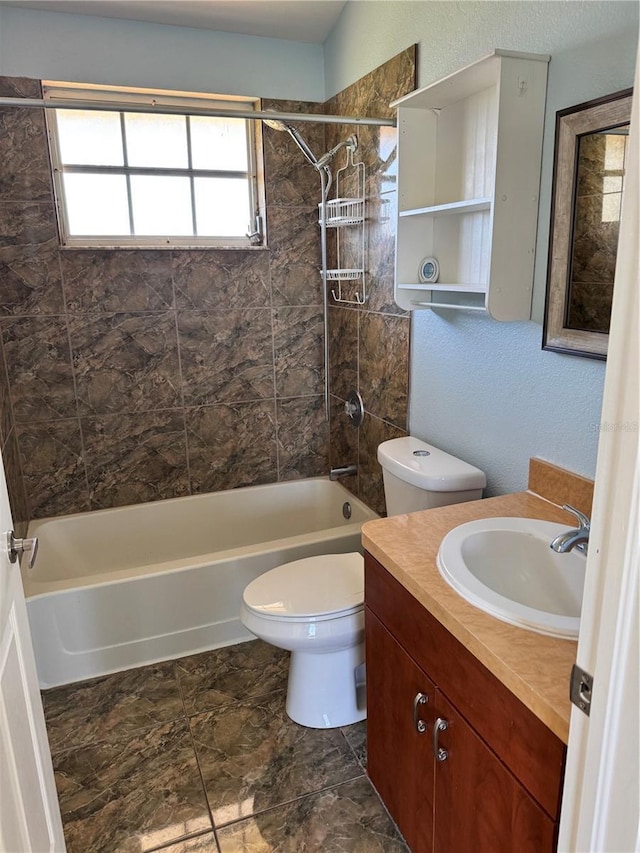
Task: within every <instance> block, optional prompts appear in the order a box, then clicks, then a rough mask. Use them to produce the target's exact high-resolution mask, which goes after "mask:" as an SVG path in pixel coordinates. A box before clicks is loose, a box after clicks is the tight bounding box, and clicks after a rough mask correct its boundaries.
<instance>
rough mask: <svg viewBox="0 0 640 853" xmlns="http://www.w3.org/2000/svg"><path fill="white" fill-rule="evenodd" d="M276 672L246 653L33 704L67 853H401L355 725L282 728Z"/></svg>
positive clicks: (167, 667)
mask: <svg viewBox="0 0 640 853" xmlns="http://www.w3.org/2000/svg"><path fill="white" fill-rule="evenodd" d="M287 664H288V656H287V654H286V653H285V652H282V651H280V650H279V649H275V648H273V647H271V646H268V645H266V644H265V643H262V642H261V641H259V640H256V641H255V642H250V643H243V644H241V645H237V646H230V647H227V648H224V649H218V650H216V651H213V652H206V653H204V654H200V655H193V656H191V657H186V658H182V659H180V660H177V661H167V662H166V663H160V664H156V665H153V666H147V667H143V668H141V669H133V670H128V671H127V672H122V673H117V674H115V675H108V676H105V677H102V678H97V679H93V680H91V681H84V682H80V683H78V684H71V685H68V686H65V687H58V688H54V689H52V690H47V691H45V693H43V700H44V707H45V716H46V719H47V729H48V732H49V740H50V745H51V751H52V754H53V764H54V768H55V772H56V784H57V786H58V796H59V799H60V806H61V810H62V819H63V822H64V830H65V837H66V842H67V850H68V853H113V852H114V851H118V853H147V851H152V850H159V849H162V850H164V851H165V853H240V851H248V853H276V851H277V853H303V851H304V853H307V851H309V853H311V851H322V853H347V851H354V853H407V847H406V846H405V844H404V842H403V840H402V838H401V837H400V835H399V834H398V832H397V830H396V828H395V826H394V824H393V822H392V821H391V820H390V818H389V816H388V815H387V813H386V811H385V809H384V807H383V806H382V804H381V803H380V801H379V799H378V797H377V795H376V793H375V791H374V790H373V788H372V787H371V785H370V784H369V781H368V779H367V777H366V775H365V772H364V766H365V724H364V723H358V724H356V725H354V726H345V727H344V728H342V729H325V730H316V729H306V728H303V727H302V726H298V725H296V724H295V723H293V722H291V720H289V718H288V717H287V716H286V714H285V710H284V701H285V688H286V676H287Z"/></svg>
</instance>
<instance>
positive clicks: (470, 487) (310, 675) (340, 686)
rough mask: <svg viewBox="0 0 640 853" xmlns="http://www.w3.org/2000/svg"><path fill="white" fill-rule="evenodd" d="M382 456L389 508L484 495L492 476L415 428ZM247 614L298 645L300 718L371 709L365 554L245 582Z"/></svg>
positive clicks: (247, 620)
mask: <svg viewBox="0 0 640 853" xmlns="http://www.w3.org/2000/svg"><path fill="white" fill-rule="evenodd" d="M378 461H379V462H380V464H381V466H382V473H383V479H384V491H385V500H386V505H387V514H388V515H398V514H400V513H405V512H415V511H417V510H422V509H429V508H431V507H438V506H444V505H446V504H453V503H459V502H460V501H469V500H478V499H479V498H481V497H482V490H483V488H484V486H485V483H486V480H485V475H484V473H483V472H482V471H480V470H479V469H478V468H474V467H473V465H469V464H468V463H466V462H463V461H462V460H460V459H457V458H456V457H455V456H450V455H449V454H448V453H445V452H444V451H442V450H439V449H438V448H437V447H433V446H432V445H430V444H425V442H423V441H421V440H420V439H418V438H415V437H413V436H404V437H402V438H393V439H390V440H389V441H385V442H383V443H382V444H381V445H380V446H379V448H378ZM240 618H241V620H242V623H243V624H244V626H245V627H246V628H248V630H249V631H251V632H252V633H254V634H255V635H256V636H257V637H260V638H261V639H262V640H264V641H265V642H267V643H271V644H272V645H274V646H279V647H280V648H281V649H288V650H289V651H290V652H291V661H290V663H289V684H288V688H287V714H288V715H289V717H291V719H292V720H294V721H295V722H296V723H300V724H301V725H303V726H309V727H310V728H321V729H324V728H334V727H336V726H346V725H349V724H350V723H356V722H358V721H359V720H363V719H364V718H365V717H366V709H365V707H364V696H363V695H362V694H364V690H363V689H362V684H361V681H362V678H361V676H360V672H361V670H362V667H361V664H362V663H363V662H364V561H363V558H362V557H361V556H360V554H325V555H323V556H320V557H308V558H307V559H305V560H296V561H295V562H293V563H285V564H284V565H282V566H278V567H277V568H275V569H272V570H271V571H270V572H266V573H265V574H263V575H261V576H260V577H258V578H256V580H254V581H253V582H252V583H250V584H249V586H247V588H246V589H245V591H244V595H243V600H242V609H241V613H240ZM356 671H357V673H356ZM358 688H360V689H358Z"/></svg>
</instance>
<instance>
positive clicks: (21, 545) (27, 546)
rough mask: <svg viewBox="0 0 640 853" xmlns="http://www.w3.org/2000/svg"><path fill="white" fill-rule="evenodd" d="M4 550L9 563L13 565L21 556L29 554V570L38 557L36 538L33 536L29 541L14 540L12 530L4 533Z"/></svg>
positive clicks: (14, 536)
mask: <svg viewBox="0 0 640 853" xmlns="http://www.w3.org/2000/svg"><path fill="white" fill-rule="evenodd" d="M4 536H5V548H6V551H7V556H8V557H9V562H11V563H15V561H16V560H17V559H18V557H19V556H20V555H21V554H26V553H28V554H29V562H28V565H29V568H30V569H32V568H33V564H34V563H35V561H36V557H37V556H38V537H37V536H34V537H33V538H31V539H16V535H15V533H14V532H13V530H8V531H7V532H6V533H5V535H4Z"/></svg>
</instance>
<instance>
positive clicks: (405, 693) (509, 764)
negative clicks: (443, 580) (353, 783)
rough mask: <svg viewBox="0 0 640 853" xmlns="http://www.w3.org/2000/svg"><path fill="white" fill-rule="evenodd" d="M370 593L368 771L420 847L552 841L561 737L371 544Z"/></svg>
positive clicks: (544, 844)
mask: <svg viewBox="0 0 640 853" xmlns="http://www.w3.org/2000/svg"><path fill="white" fill-rule="evenodd" d="M365 604H366V609H365V624H366V648H367V714H368V723H367V727H368V735H367V741H368V773H369V777H370V779H371V781H372V782H373V784H374V785H375V787H376V789H377V790H378V792H379V793H380V796H381V797H382V799H383V801H384V802H385V804H386V806H387V808H388V809H389V812H390V814H391V815H392V817H393V818H394V820H395V821H396V823H397V824H398V826H399V828H400V831H401V832H402V833H403V835H404V836H405V839H406V841H407V843H408V844H409V846H410V847H411V850H412V851H413V853H427V851H436V853H458V851H471V850H473V851H474V853H482V851H486V853H498V851H504V853H513V851H518V853H524V851H530V852H531V853H545V851H553V850H554V849H555V844H556V838H557V823H558V818H559V807H560V797H561V788H562V775H563V769H564V761H565V753H566V748H565V746H564V744H563V743H562V741H560V739H559V738H557V737H556V735H554V734H553V733H552V732H551V731H550V730H549V729H548V728H547V727H546V726H545V725H544V724H543V723H542V722H541V721H540V720H538V718H537V717H535V715H534V714H533V713H532V712H531V711H529V709H528V708H526V707H525V706H524V705H523V704H522V703H521V702H520V701H519V700H518V699H516V698H515V697H514V696H513V695H512V694H511V693H510V691H509V690H508V689H507V688H506V687H505V686H504V685H503V684H502V683H501V682H500V681H499V680H498V679H497V678H495V676H493V675H492V674H491V673H490V672H489V671H488V670H487V669H486V668H485V667H484V666H483V665H482V664H481V663H480V662H479V661H478V660H477V659H476V658H475V657H474V656H473V655H472V654H471V653H470V652H469V651H468V650H467V649H466V648H464V646H463V645H462V644H461V643H460V642H459V641H458V640H456V639H455V638H454V637H453V636H452V635H451V634H450V633H449V632H448V631H447V630H446V628H444V627H443V626H442V625H441V624H440V623H439V622H438V621H437V620H436V619H435V618H434V617H433V616H431V614H430V613H429V612H428V611H426V610H425V609H424V608H423V607H422V605H420V604H419V602H418V601H417V600H416V599H415V598H413V596H412V595H411V594H410V593H409V592H408V591H407V590H406V589H405V588H404V587H403V586H402V585H401V584H400V583H398V581H396V580H395V578H393V576H392V575H391V574H390V573H389V572H387V571H386V569H384V567H383V566H382V565H381V564H380V563H378V562H377V561H376V560H375V559H374V558H373V557H372V556H371V555H370V554H368V553H365ZM438 724H439V725H440V730H438V731H437V737H436V736H435V735H434V731H435V730H436V729H437V727H438Z"/></svg>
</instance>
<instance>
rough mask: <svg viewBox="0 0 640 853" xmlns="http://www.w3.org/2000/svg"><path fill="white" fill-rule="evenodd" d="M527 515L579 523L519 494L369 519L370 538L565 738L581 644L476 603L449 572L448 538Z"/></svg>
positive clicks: (424, 600)
mask: <svg viewBox="0 0 640 853" xmlns="http://www.w3.org/2000/svg"><path fill="white" fill-rule="evenodd" d="M499 516H524V517H527V518H541V519H544V520H546V521H558V522H560V523H562V524H570V525H572V526H573V525H574V523H575V519H573V517H572V516H570V515H567V513H565V512H563V510H562V509H560V508H559V507H558V506H556V505H555V504H553V503H550V502H549V501H547V500H544V499H543V498H540V497H538V496H537V495H535V494H532V493H530V492H519V493H517V494H512V495H504V496H501V497H496V498H485V499H484V500H480V501H472V502H469V503H461V504H454V505H453V506H445V507H440V508H438V509H430V510H424V511H422V512H414V513H410V514H409V515H396V516H392V517H391V518H382V519H379V520H375V521H368V522H366V523H365V524H364V525H363V526H362V543H363V545H364V547H365V549H366V550H367V551H369V553H370V554H372V555H373V556H374V557H375V558H376V559H377V560H378V561H379V562H380V563H382V565H383V566H384V567H385V568H386V569H387V570H388V571H389V572H390V573H391V574H392V575H393V576H394V577H395V578H396V580H398V581H399V582H400V583H401V584H402V585H403V586H404V587H405V589H407V590H408V591H409V592H410V593H411V594H412V595H413V596H414V598H416V599H417V600H418V601H419V602H420V603H421V604H422V605H423V606H424V607H425V608H426V609H427V610H428V611H429V612H430V613H431V614H432V615H433V616H434V617H435V618H436V619H438V621H439V622H441V624H442V625H444V626H445V627H446V628H447V629H448V630H449V631H450V632H451V633H452V634H453V635H454V637H456V639H458V640H459V641H460V642H461V643H462V644H463V645H464V646H465V647H466V648H467V649H469V651H471V652H472V653H473V654H474V655H475V656H476V658H478V660H480V661H481V662H482V663H483V664H484V665H485V666H486V668H487V669H488V670H489V671H490V672H492V673H493V675H495V676H496V677H497V678H498V679H500V681H501V682H502V683H503V684H504V685H505V686H506V687H508V688H509V690H510V691H511V692H512V693H513V694H514V695H515V696H517V697H518V699H520V701H521V702H523V704H524V705H526V706H527V707H528V708H529V709H530V710H531V711H532V712H533V713H534V714H535V715H536V716H537V717H538V718H539V719H540V720H542V722H544V723H545V724H546V725H547V726H548V727H549V728H550V729H551V731H553V732H554V734H556V735H557V736H558V737H559V738H560V739H561V740H562V741H563V742H564V743H567V741H568V737H569V716H570V712H571V703H570V701H569V677H570V673H571V667H572V665H573V664H574V663H575V660H576V649H577V642H575V641H573V640H559V639H555V638H554V637H545V636H543V635H542V634H535V633H533V632H532V631H527V630H525V629H524V628H517V627H514V626H512V625H508V624H506V623H505V622H501V621H499V620H498V619H495V618H494V617H492V616H489V615H488V614H486V613H484V612H483V611H481V610H478V609H477V608H476V607H473V606H472V605H471V604H469V603H468V602H467V601H465V600H464V599H463V598H462V597H461V596H460V595H458V593H456V592H455V591H454V590H453V589H452V588H451V587H450V586H449V585H448V584H447V583H446V582H445V581H444V580H443V579H442V577H441V575H440V572H439V571H438V568H437V565H436V556H437V553H438V549H439V547H440V542H441V540H442V538H443V537H444V536H445V535H446V534H447V533H448V532H449V531H450V530H451V529H452V528H454V527H457V526H458V525H459V524H464V523H465V522H467V521H473V520H474V519H477V518H490V517H499Z"/></svg>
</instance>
